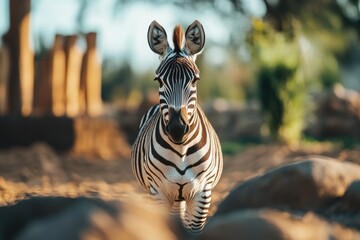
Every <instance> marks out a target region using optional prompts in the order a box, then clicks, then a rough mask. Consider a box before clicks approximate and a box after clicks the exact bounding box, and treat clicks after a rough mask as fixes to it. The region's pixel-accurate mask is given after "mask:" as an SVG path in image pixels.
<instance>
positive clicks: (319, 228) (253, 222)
mask: <svg viewBox="0 0 360 240" xmlns="http://www.w3.org/2000/svg"><path fill="white" fill-rule="evenodd" d="M198 239H199V240H218V239H219V240H220V239H227V240H232V239H234V240H237V239H241V240H256V239H267V240H275V239H276V240H282V239H284V240H285V239H286V240H309V239H316V240H328V239H333V240H336V239H338V240H340V239H341V240H344V239H360V234H359V233H358V232H356V231H353V230H351V229H348V228H344V227H342V226H340V225H338V224H330V223H327V222H325V221H324V220H322V219H320V218H319V217H317V216H316V215H315V214H312V213H308V214H305V215H295V214H290V213H287V212H281V211H277V210H269V209H257V210H238V211H234V212H231V213H228V214H225V215H222V216H220V217H218V218H216V219H215V220H214V221H212V222H211V223H210V224H209V225H207V226H206V228H205V230H204V232H203V234H202V235H201V236H199V238H198Z"/></svg>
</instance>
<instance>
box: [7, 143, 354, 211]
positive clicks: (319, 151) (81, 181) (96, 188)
mask: <svg viewBox="0 0 360 240" xmlns="http://www.w3.org/2000/svg"><path fill="white" fill-rule="evenodd" d="M306 155H324V156H329V157H333V158H336V159H339V160H340V161H350V162H355V163H358V164H360V150H359V149H357V150H343V149H341V148H340V147H338V146H336V145H334V144H332V143H307V144H304V145H302V146H301V147H298V148H289V147H287V146H282V145H263V144H261V145H252V146H251V145H249V146H247V147H245V148H244V149H243V150H241V151H240V152H239V153H237V154H235V155H225V156H224V171H223V174H222V178H221V180H220V182H219V184H218V185H217V186H216V187H215V189H214V192H213V204H212V211H211V212H214V210H215V209H216V206H217V204H218V203H219V202H220V201H221V200H222V199H223V198H224V197H226V195H227V194H228V192H229V191H230V190H231V189H232V188H233V187H234V186H235V185H237V184H239V183H241V182H242V181H244V180H246V179H249V178H251V177H253V176H255V175H257V174H261V173H263V172H264V171H266V170H268V169H270V168H273V167H276V166H279V165H281V164H283V163H286V162H291V161H296V159H297V158H298V157H302V156H306ZM30 196H70V197H76V196H90V197H92V196H93V197H100V198H102V199H104V200H119V199H124V198H142V197H146V198H147V197H148V196H147V194H145V193H144V191H143V190H142V189H141V188H140V186H139V185H138V183H137V182H136V180H135V178H134V176H133V174H132V171H131V166H130V159H129V158H123V159H113V160H102V159H96V158H89V157H86V158H85V157H82V156H78V155H75V154H73V153H66V154H64V153H62V154H57V153H55V151H53V150H52V149H51V148H50V147H48V146H47V145H45V144H40V143H39V144H34V145H32V146H31V147H27V148H12V149H8V150H1V151H0V206H4V205H9V204H12V203H14V202H16V201H17V200H20V199H24V198H27V197H30Z"/></svg>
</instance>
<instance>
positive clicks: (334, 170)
mask: <svg viewBox="0 0 360 240" xmlns="http://www.w3.org/2000/svg"><path fill="white" fill-rule="evenodd" d="M359 179H360V166H359V165H356V164H353V163H342V162H338V161H336V160H335V159H331V158H325V157H320V156H313V157H307V158H304V159H301V160H299V161H298V162H295V163H291V164H287V165H284V166H281V167H279V168H276V169H274V170H272V171H269V172H267V173H265V174H264V175H261V176H258V177H255V178H253V179H250V180H248V181H246V182H244V183H242V184H240V185H239V186H238V187H236V188H235V189H234V190H233V191H232V192H230V194H229V196H228V197H226V199H225V200H224V201H223V202H222V203H221V204H220V205H219V208H218V211H217V212H216V213H215V217H216V216H219V215H223V214H226V213H229V212H233V211H235V210H238V209H245V208H263V207H272V208H278V209H295V210H305V211H308V210H315V209H318V208H319V207H324V206H327V205H329V204H331V203H332V202H333V201H335V200H337V199H338V198H339V197H342V196H343V195H344V193H345V191H346V189H347V188H348V186H349V185H350V184H351V183H352V182H353V181H355V180H359Z"/></svg>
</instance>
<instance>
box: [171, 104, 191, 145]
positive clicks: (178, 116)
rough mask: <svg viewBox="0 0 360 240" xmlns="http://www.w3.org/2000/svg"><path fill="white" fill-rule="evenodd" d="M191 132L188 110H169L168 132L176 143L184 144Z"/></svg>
mask: <svg viewBox="0 0 360 240" xmlns="http://www.w3.org/2000/svg"><path fill="white" fill-rule="evenodd" d="M189 131H190V126H189V123H188V120H187V118H186V109H185V108H181V110H180V111H176V110H175V109H173V108H170V109H169V123H168V125H166V132H167V134H168V136H169V137H170V139H171V140H172V141H173V142H174V143H182V142H184V141H185V139H186V137H187V134H188V133H189Z"/></svg>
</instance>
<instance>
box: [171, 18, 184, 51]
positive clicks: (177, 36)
mask: <svg viewBox="0 0 360 240" xmlns="http://www.w3.org/2000/svg"><path fill="white" fill-rule="evenodd" d="M173 42H174V50H175V52H181V49H182V48H183V42H184V29H183V28H182V27H181V26H180V25H176V27H175V28H174V34H173Z"/></svg>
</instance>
